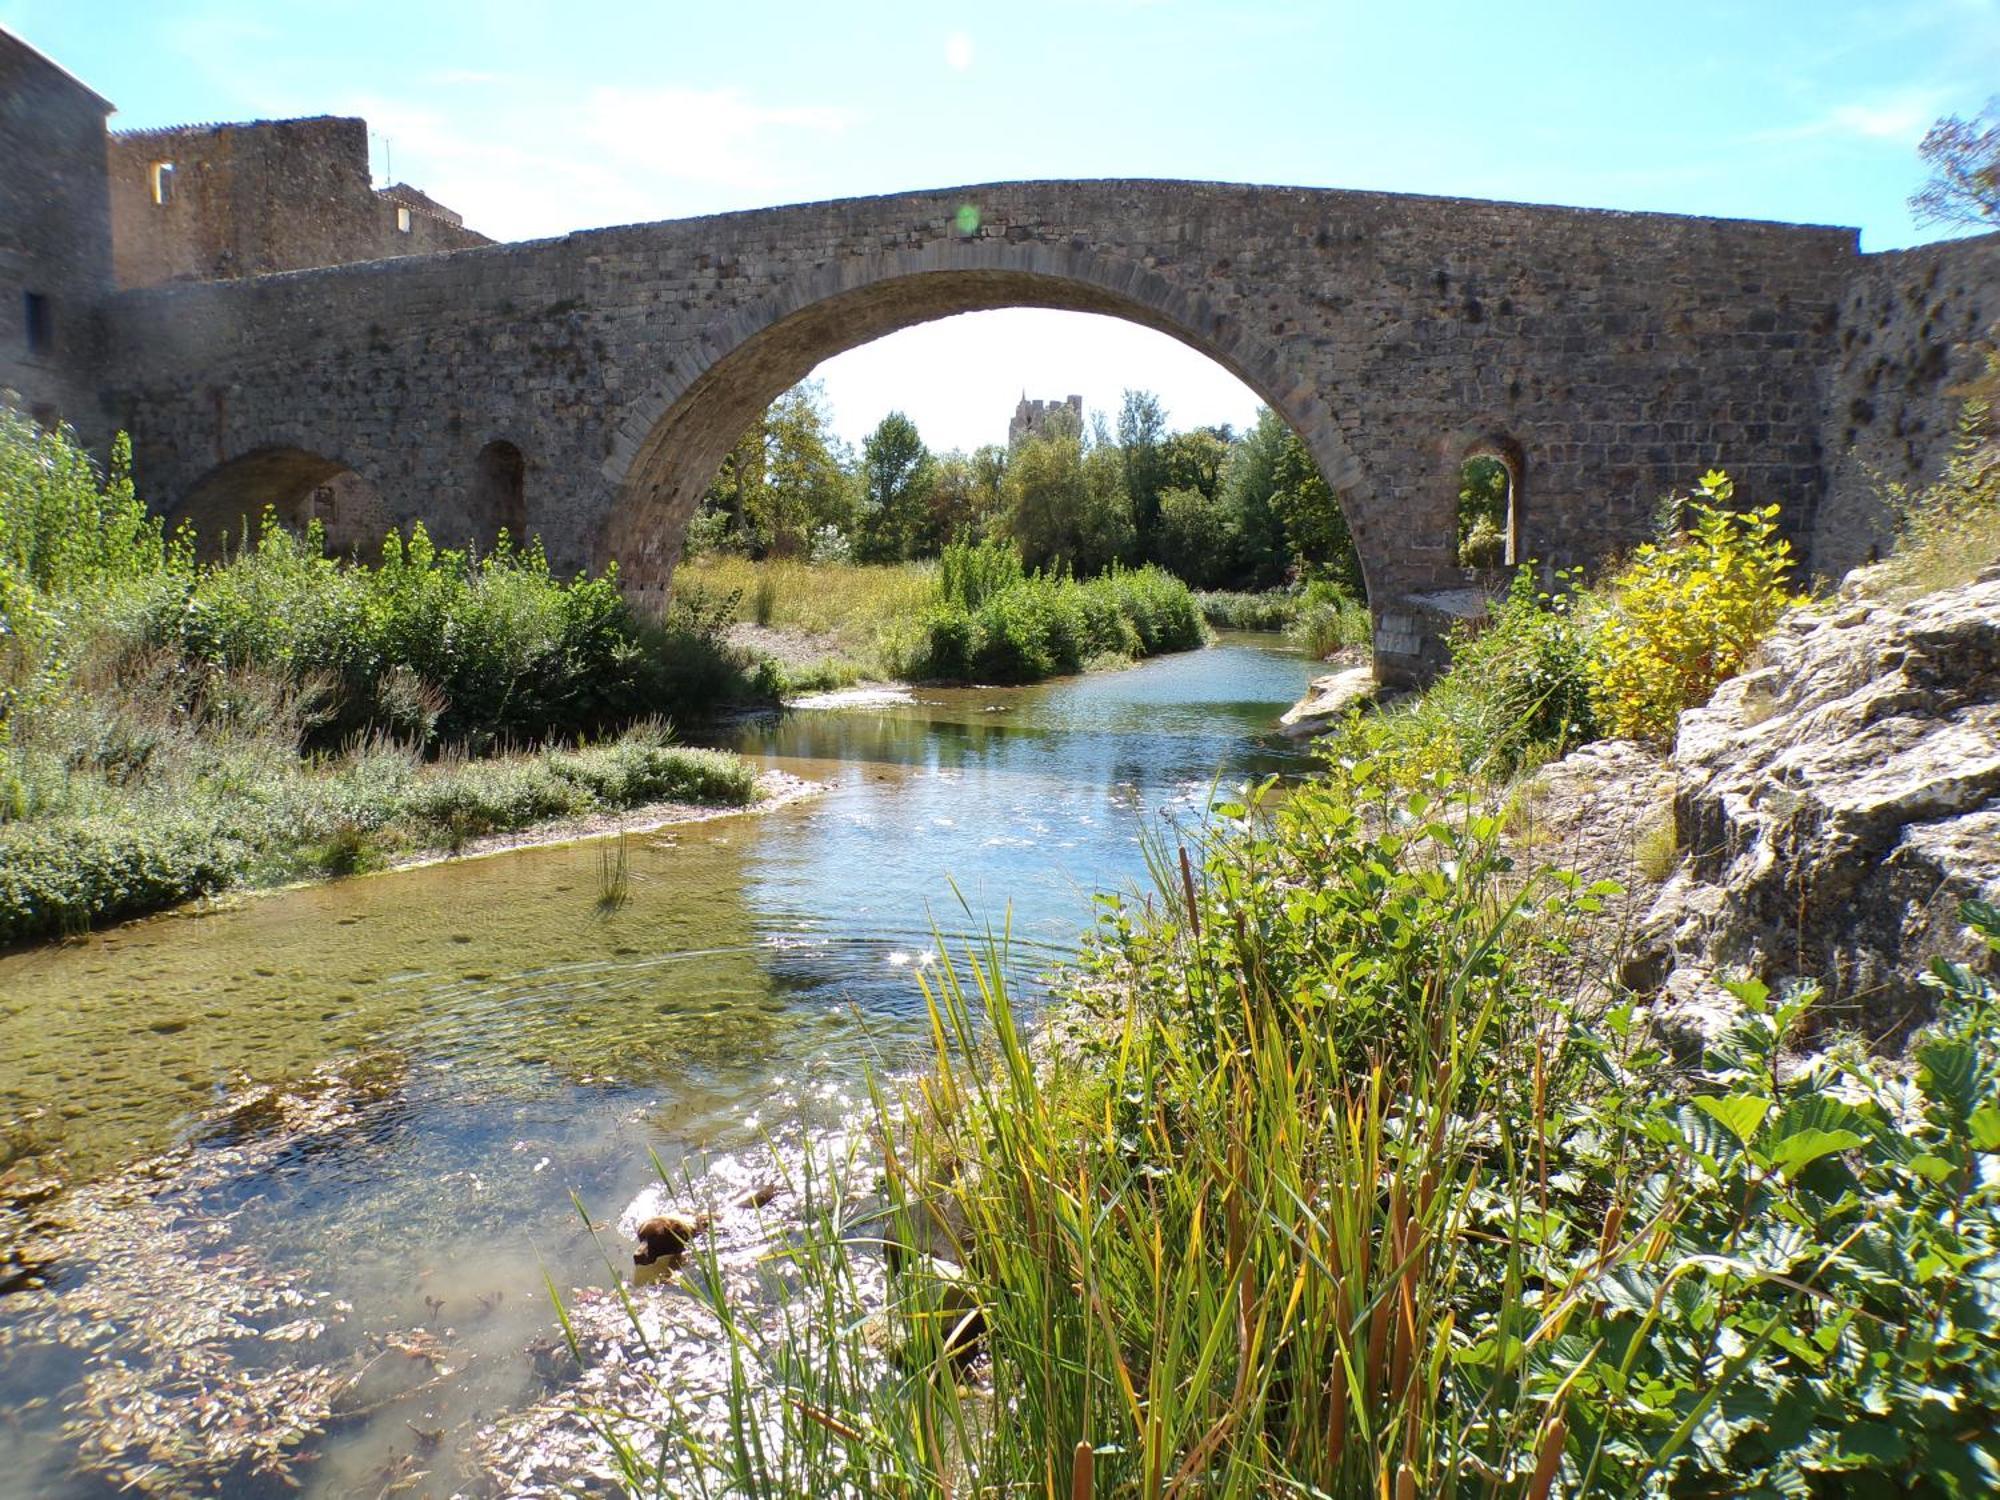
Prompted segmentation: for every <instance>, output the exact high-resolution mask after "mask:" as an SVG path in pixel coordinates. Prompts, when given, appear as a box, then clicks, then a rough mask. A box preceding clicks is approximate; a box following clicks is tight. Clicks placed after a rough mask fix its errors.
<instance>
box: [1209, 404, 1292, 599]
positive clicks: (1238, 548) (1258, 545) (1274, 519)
mask: <svg viewBox="0 0 2000 1500" xmlns="http://www.w3.org/2000/svg"><path fill="white" fill-rule="evenodd" d="M1291 434H1292V430H1291V428H1289V427H1287V426H1286V425H1285V424H1284V422H1283V420H1281V419H1280V418H1279V416H1278V414H1277V413H1276V412H1274V411H1272V410H1271V409H1270V408H1269V407H1268V406H1266V407H1260V408H1259V409H1258V412H1257V420H1256V422H1255V423H1254V424H1252V426H1251V428H1250V430H1249V431H1248V432H1246V433H1244V434H1243V436H1242V437H1241V438H1239V439H1238V440H1237V442H1236V444H1235V445H1234V447H1233V448H1232V449H1231V451H1230V454H1229V461H1228V464H1227V466H1226V467H1225V468H1224V470H1223V475H1222V483H1221V489H1220V493H1221V498H1222V499H1223V501H1224V503H1225V504H1226V505H1227V507H1228V509H1229V512H1230V514H1231V516H1232V518H1233V525H1234V537H1235V551H1234V553H1233V554H1232V556H1231V559H1230V563H1231V567H1232V569H1233V575H1232V581H1234V582H1236V583H1239V584H1242V585H1245V586H1248V587H1255V588H1268V587H1270V586H1271V585H1273V584H1276V583H1280V582H1282V581H1283V580H1284V577H1285V573H1286V570H1287V568H1288V567H1289V565H1290V561H1291V558H1290V554H1289V552H1288V550H1287V547H1286V541H1285V527H1284V522H1283V520H1282V519H1281V518H1280V516H1279V514H1278V511H1277V509H1276V504H1275V497H1276V495H1277V492H1278V485H1279V477H1278V469H1279V463H1280V461H1281V460H1282V458H1283V457H1284V453H1285V442H1286V439H1287V438H1289V437H1290V436H1291Z"/></svg>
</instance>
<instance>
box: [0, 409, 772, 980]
mask: <svg viewBox="0 0 2000 1500" xmlns="http://www.w3.org/2000/svg"><path fill="white" fill-rule="evenodd" d="M754 691H756V683H755V681H754V677H753V674H752V671H751V664H750V663H749V662H748V660H747V659H746V658H743V657H741V656H739V655H737V654H735V653H733V652H731V651H730V650H729V649H728V648H727V647H726V646H725V645H724V643H723V642H722V640H721V638H720V636H719V634H718V633H717V630H716V628H715V626H714V623H713V622H711V621H706V620H703V619H701V618H700V617H699V616H697V615H695V614H693V613H691V612H688V611H683V612H681V614H680V615H679V616H678V617H677V618H675V619H673V620H670V621H669V622H667V623H666V624H664V625H660V624H653V623H650V622H647V621H643V620H639V619H637V618H635V617H633V616H632V614H631V613H630V612H629V611H628V610H627V609H626V607H625V605H624V603H623V601H622V599H621V597H620V594H619V591H618V587H617V582H616V579H615V577H601V578H588V577H586V578H579V579H575V580H570V581H563V580H558V579H556V578H554V577H552V576H551V574H550V572H549V569H548V565H547V563H546V561H545V560H544V559H543V557H542V556H541V553H540V551H539V549H538V548H533V547H531V548H528V549H525V550H517V549H515V548H513V547H511V546H508V545H505V544H504V543H503V545H502V546H501V547H499V548H498V549H496V551H495V552H494V553H493V554H491V555H489V556H486V557H480V558H474V557H471V556H469V555H467V554H465V553H461V552H456V551H452V550H449V549H440V548H437V547H434V546H433V545H432V544H431V542H430V540H429V538H428V537H426V536H425V535H424V534H423V532H422V531H421V529H418V530H417V531H416V532H415V533H414V534H413V535H412V536H411V537H409V538H407V539H405V538H402V537H394V536H392V537H391V538H390V539H389V541H388V543H387V544H386V546H385V548H384V550H383V554H382V557H381V560H380V562H379V563H376V564H372V565H361V564H353V565H346V564H341V563H337V562H335V561H334V560H332V559H328V558H326V557H323V556H322V555H320V549H319V545H318V538H317V537H316V536H307V537H304V538H300V537H295V536H293V535H292V534H290V533H289V532H286V531H284V530H282V529H281V528H279V527H277V526H276V525H271V524H267V525H266V526H265V528H264V530H263V532H262V535H261V536H260V538H259V540H258V542H257V543H256V545H255V546H254V547H252V548H250V549H248V550H246V551H243V552H241V553H239V554H237V555H235V556H233V557H230V558H228V559H226V560H224V561H221V562H218V563H213V564H206V563H197V562H196V561H194V558H193V548H192V546H191V545H190V543H189V540H188V539H187V538H185V537H175V538H169V537H167V536H165V535H164V534H163V532H162V529H161V526H160V523H159V522H158V520H157V519H154V518H151V517H149V516H148V515H147V513H146V510H145V507H144V505H143V504H142V503H141V502H140V501H139V499H138V497H137V496H136V495H135V494H134V493H133V490H132V487H131V485H130V483H129V482H128V481H127V480H126V478H125V476H124V473H123V471H122V466H120V465H114V469H113V472H112V473H111V474H110V475H109V476H108V478H107V477H105V476H100V475H99V474H98V473H97V472H96V471H95V470H94V468H93V467H92V466H91V464H90V463H89V461H88V460H87V459H86V458H85V456H84V455H83V454H82V453H81V452H80V451H79V450H78V449H77V448H76V446H75V445H74V444H73V443H72V442H71V441H70V440H69V439H68V438H67V437H66V436H65V435H64V434H61V433H51V432H44V431H41V430H39V429H37V428H35V427H34V426H33V425H32V424H30V423H28V422H27V421H26V420H25V419H23V418H21V417H20V416H18V415H17V414H15V413H12V412H10V411H6V410H4V409H0V943H14V942H21V941H27V940H30V939H33V938H38V937H46V936H49V935H52V934H55V933H59V932H64V931H71V930H77V929H81V928H84V927H88V926H90V925H92V924H94V923H97V922H102V921H108V920H114V919H116V918H119V917H124V916H130V915H134V914H137V913H139V912H143V911H148V910H154V909H157V908H159V907H162V906H166V905H170V904H172V903H174V902H176V901H179V900H182V899H185V898H186V897H188V896H192V895H197V894H202V893H205V892H209V891H214V890H218V889H221V888H224V887H226V886H229V885H233V884H238V883H243V882H256V881H266V880H274V879H286V878H292V877H295V876H299V875H303V874H309V873H315V872H320V873H340V872H342V871H344V870H348V869H354V868H360V867H365V866H366V865H368V864H370V863H373V862H379V861H380V860H382V859H384V858H386V857H388V856H390V855H392V854H394V853H397V852H400V851H405V850H409V849H413V848H427V847H433V846H438V845H444V846H450V845H452V844H454V843H456V842H460V841H462V840H463V839H465V838H467V837H473V836H477V835H479V834H482V833H488V832H494V831H498V830H502V829H513V828H521V827H525V826H528V825H530V824H532V823H535V822H538V821H541V820H544V819H547V818H554V817H573V816H579V815H588V814H590V813H594V812H599V811H609V810H615V809H618V808H622V807H628V806H634V805H637V804H640V803H645V802H653V801H660V800H665V799H683V798H685V799H691V800H702V801H718V802H725V803H739V804H740V803H742V802H744V801H747V800H748V799H749V797H750V796H751V793H752V785H751V777H750V775H749V773H748V771H747V769H746V768H744V767H742V766H741V765H740V764H738V763H736V762H735V761H734V760H733V758H731V757H726V756H715V755H710V754H707V753H705V752H696V751H689V750H683V749H678V748H675V747H673V746H671V745H668V744H667V743H665V740H666V735H665V732H664V730H663V729H662V728H661V724H662V718H661V716H663V715H665V714H669V713H674V714H690V713H696V712H699V711H701V710H702V709H704V708H706V707H709V706H711V705H713V704H715V703H717V702H719V701H723V700H726V699H728V698H730V697H732V696H738V695H744V694H749V693H753V692H754ZM632 726H638V727H637V728H636V729H635V730H633V732H631V733H624V734H623V737H622V738H621V737H619V736H620V735H621V732H623V731H625V730H627V729H629V728H631V727H632ZM606 737H610V738H609V740H608V741H607V742H605V743H592V742H594V741H599V740H605V739H606ZM535 747H550V748H546V749H536V748H535ZM558 747H559V748H558Z"/></svg>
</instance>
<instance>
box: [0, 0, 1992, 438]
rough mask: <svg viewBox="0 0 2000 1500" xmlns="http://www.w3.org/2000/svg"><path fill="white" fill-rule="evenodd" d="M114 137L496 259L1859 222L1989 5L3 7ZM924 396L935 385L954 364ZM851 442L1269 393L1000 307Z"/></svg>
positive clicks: (873, 410)
mask: <svg viewBox="0 0 2000 1500" xmlns="http://www.w3.org/2000/svg"><path fill="white" fill-rule="evenodd" d="M0 25H5V26H6V27H7V28H8V29H10V30H12V31H14V32H16V33H18V34H19V35H21V36H23V37H25V38H26V39H27V40H28V41H29V42H31V43H33V44H34V45H35V46H37V47H40V48H41V49H42V50H44V51H45V52H47V53H49V54H50V55H51V56H53V57H54V58H56V60H57V61H59V62H61V63H63V64H64V65H65V66H66V67H68V68H69V69H70V70H71V71H72V72H74V73H76V74H77V75H78V76H80V77H81V78H83V79H84V81H85V82H87V83H89V84H90V85H92V86H93V87H94V88H96V89H97V90H98V91H99V92H100V93H102V94H104V95H105V96H106V97H108V98H110V99H112V100H113V101H114V102H116V103H117V105H118V106H119V112H118V114H117V115H116V116H115V117H114V118H113V125H114V127H120V128H137V127H143V126H151V125H165V124H175V123H181V122H187V121H197V120H228V119H247V118H258V117H282V116H288V115H305V114H327V113H341V114H361V115H365V116H366V117H367V118H368V119H369V121H370V123H371V124H372V125H373V127H374V130H375V147H374V149H375V159H374V166H375V171H376V177H377V181H378V182H386V181H388V180H389V179H388V177H387V176H386V175H385V170H386V168H387V167H388V166H389V162H390V159H391V158H393V166H394V175H395V176H396V177H398V178H402V179H404V180H407V181H409V182H411V183H414V184H415V185H417V186H418V187H421V188H423V189H424V190H426V191H427V192H430V193H431V194H433V195H434V196H436V197H438V198H439V199H441V200H443V201H444V202H446V203H448V204H450V205H451V206H452V207H454V208H457V209H459V210H460V211H461V212H463V213H464V214H465V216H466V219H467V222H468V223H470V224H472V225H473V226H474V227H476V228H479V229H483V230H485V231H486V232H488V233H490V234H493V235H495V236H497V237H500V238H510V239H511V238H523V237H530V236H540V235H550V234H560V233H562V232H564V231H566V230H569V229H576V228H585V227H589V226H594V225H600V224H615V223H627V222H633V221H638V220H646V219H662V218H676V217H681V216H684V215H688V214H699V213H708V212H714V211H719V210H726V209H736V208H754V207H759V206H763V205H766V204H772V203H782V202H793V201H798V200H802V199H813V198H825V197H841V196H847V195H850V194H866V193H878V192H893V191H897V190H901V189H907V188H918V187H945V186H951V185H954V184H959V183H968V182H983V181H994V180H1004V179H1009V178H1031V177H1136V176H1145V177H1190V178H1216V179H1226V180H1234V181H1250V182H1267V183H1286V184H1299V185H1306V186H1319V187H1352V188H1373V189H1384V190H1390V191H1405V192H1423V193H1444V194H1453V195H1461V196H1468V197H1483V198H1507V199H1520V200H1528V201H1536V202H1550V203H1570V204H1583V205H1590V206H1596V207H1606V208H1627V209H1658V210H1666V211H1671V212H1677V213H1697V214H1716V215H1729V216H1742V217H1750V218H1769V219H1786V220H1795V221H1804V222H1814V223H1833V224H1849V225H1856V226H1858V227H1860V228H1861V230H1862V231H1863V243H1864V246H1865V247H1866V248H1868V249H1888V248H1893V247H1896V246H1901V245H1906V244H1910V243H1914V242H1917V241H1918V240H1920V239H1923V238H1925V237H1927V236H1926V235H1925V234H1923V233H1920V232H1919V231H1918V230H1917V229H1916V227H1915V226H1914V225H1913V224H1912V223H1911V220H1910V216H1909V213H1908V210H1907V207H1906V206H1905V199H1906V198H1907V197H1908V195H1909V194H1910V192H1911V191H1913V190H1914V189H1915V188H1916V186H1917V185H1918V183H1919V181H1920V178H1921V172H1920V168H1919V164H1918V162H1917V160H1916V155H1915V148H1916V143H1917V141H1918V139H1919V138H1920V137H1921V136H1922V134H1923V131H1924V129H1925V127H1926V126H1927V125H1928V124H1929V123H1930V122H1931V121H1932V120H1933V119H1935V118H1936V117H1937V116H1938V115H1940V114H1945V113H1958V114H1966V113H1970V112H1972V111H1975V110H1977V109H1978V108H1979V106H1980V105H1981V103H1982V102H1983V101H1984V99H1985V98H1986V97H1987V96H1988V95H1989V94H1991V93H1994V92H1995V91H2000V0H1889V3H1868V0H1816V3H1807V0H1736V3H1710V0H1688V3H1679V4H1660V3H1657V0H1655V3H1651V4H1634V3H1631V0H1626V3H1622V4H1621V3H1613V0H1596V3H1534V0H1517V3H1515V4H1514V5H1511V6H1501V5H1497V4H1492V3H1490V0H1489V3H1486V4H1480V3H1476V0H1451V3H1445V0H1403V3H1396V0H1387V3H1385V0H1371V3H1347V0H1319V3H1290V0H1265V3H1237V4H1220V3H1198V0H1069V3H1064V4H1037V3H1029V0H1022V3H1015V4H1008V5H1004V6H1001V5H969V4H953V3H950V0H931V3H926V4H871V3H862V0H850V3H848V4H845V5H832V4H826V3H823V0H821V3H809V4H792V3H763V4H754V5H745V4H741V3H738V4H733V5H732V4H716V3H714V0H704V3H689V0H674V3H662V4H652V5H643V4H617V3H608V0H596V3H572V4H568V5H557V4H549V3H535V0H479V3H469V0H468V3H461V0H400V3H385V0H263V3H247V0H232V3H224V0H144V3H138V0H0ZM940 372H948V375H946V376H941V374H940ZM822 373H823V375H824V378H825V379H826V382H827V388H828V392H829V395H830V397H831V398H832V401H833V404H834V408H835V414H836V420H837V425H838V426H839V427H840V429H841V430H842V432H843V434H844V435H846V436H847V437H849V438H850V440H853V439H858V437H859V436H860V434H861V433H862V432H864V431H865V430H866V429H867V428H868V427H869V426H871V425H872V424H873V423H874V421H875V420H876V419H877V418H878V417H879V416H880V415H881V414H882V412H883V411H884V410H885V409H887V408H888V407H890V406H902V407H904V408H905V409H907V410H909V411H910V413H911V415H912V416H913V417H915V418H916V420H917V422H918V425H919V426H920V427H921V428H922V429H923V430H924V432H925V434H926V436H927V437H929V438H930V439H931V441H932V443H933V445H934V446H939V447H947V446H970V445H973V444H976V443H978V442H982V441H990V440H994V439H997V438H999V437H1001V436H1003V435H1004V430H1005V421H1006V417H1007V414H1008V412H1009V411H1010V410H1011V408H1012V406H1013V402H1014V400H1015V398H1016V397H1017V396H1018V395H1019V393H1020V391H1021V389H1022V388H1023V387H1025V388H1027V389H1028V391H1029V392H1030V394H1034V395H1045V396H1049V395H1055V396H1059V395H1063V394H1066V393H1068V392H1070V391H1079V392H1081V393H1082V394H1083V395H1084V396H1085V399H1086V402H1087V403H1088V404H1090V405H1092V406H1094V407H1111V406H1115V404H1116V402H1117V399H1118V393H1119V390H1120V389H1121V388H1122V387H1123V386H1125V385H1146V386H1149V387H1151V388H1152V389H1155V390H1158V391H1160V392H1161V394H1162V395H1163V396H1164V397H1165V399H1166V402H1167V405H1168V407H1169V409H1170V412H1171V413H1172V415H1173V417H1174V419H1175V420H1176V422H1177V423H1179V424H1191V423H1194V422H1200V421H1217V420H1221V421H1233V422H1238V423H1240V422H1242V421H1243V420H1244V419H1245V418H1247V416H1248V415H1249V414H1250V412H1251V410H1252V408H1253V405H1254V402H1253V400H1252V398H1251V397H1250V395H1249V393H1248V392H1247V391H1245V390H1243V388H1242V387H1241V386H1239V385H1237V384H1236V382H1235V381H1233V380H1232V379H1230V378H1229V377H1228V376H1227V375H1225V374H1224V373H1223V372H1221V371H1220V370H1219V369H1216V368H1215V367H1214V366H1212V365H1209V364H1208V363H1207V362H1206V361H1204V360H1202V359H1201V358H1200V357H1199V356H1196V355H1194V354H1192V353H1190V352H1189V351H1186V350H1184V349H1182V348H1181V346H1179V345H1177V344H1174V343H1173V342H1172V341H1171V340H1166V339H1163V338H1162V337H1161V336H1160V335H1157V334H1152V333H1148V332H1146V331H1144V330H1140V329H1136V328H1132V327H1130V326H1128V325H1124V324H1118V323H1113V322H1109V321H1107V320H1104V319H1083V318H1080V317H1076V316H1074V315H1063V314H1052V313H1044V312H1029V311H1021V312H1002V313H987V314H980V315H976V316H973V317H967V318H961V319H951V320H947V321H945V322H943V323H939V324H933V325H929V326H928V327H925V328H919V329H913V330H908V331H906V332H904V333H902V334H899V335H895V336H893V337H892V338H890V339H886V340H883V341H882V342H881V343H879V344H877V345H874V346H870V347H868V348H865V349H861V350H857V351H854V352H853V353H850V354H848V355H846V356H843V357H842V358H840V359H838V360H835V361H831V362H829V364H828V365H826V366H824V367H822Z"/></svg>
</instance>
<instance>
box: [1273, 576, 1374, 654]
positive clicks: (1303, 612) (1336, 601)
mask: <svg viewBox="0 0 2000 1500" xmlns="http://www.w3.org/2000/svg"><path fill="white" fill-rule="evenodd" d="M1290 632H1291V637H1292V639H1293V640H1294V641H1296V642H1298V644H1299V645H1301V646H1303V647H1304V648H1305V649H1306V650H1307V651H1308V652H1310V653H1311V654H1312V655H1314V656H1317V657H1320V658H1321V659H1322V660H1323V659H1325V658H1326V657H1329V656H1332V655H1333V654H1334V653H1335V652H1336V651H1341V650H1345V649H1346V648H1348V647H1350V646H1366V645H1368V643H1369V642H1370V640H1372V639H1373V636H1374V622H1373V621H1372V620H1371V619H1370V618H1369V615H1368V606H1367V605H1366V604H1365V603H1363V602H1362V601H1361V600H1359V599H1356V598H1355V597H1354V596H1353V595H1352V594H1350V593H1348V592H1346V591H1345V590H1344V589H1340V588H1336V587H1334V586H1333V585H1331V584H1326V583H1314V584H1309V585H1307V587H1306V589H1305V592H1304V593H1302V594H1301V595H1300V596H1299V603H1298V609H1297V610H1296V612H1295V613H1294V615H1293V617H1292V623H1291V626H1290Z"/></svg>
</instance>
